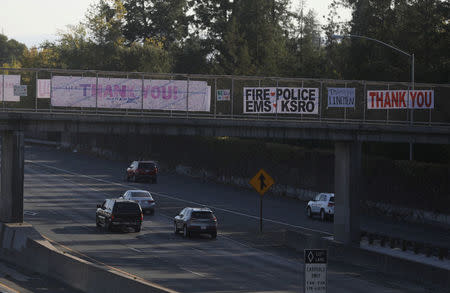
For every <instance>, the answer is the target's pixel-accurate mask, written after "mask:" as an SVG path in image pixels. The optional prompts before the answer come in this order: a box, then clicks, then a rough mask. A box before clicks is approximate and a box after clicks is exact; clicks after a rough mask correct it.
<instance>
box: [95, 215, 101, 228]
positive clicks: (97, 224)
mask: <svg viewBox="0 0 450 293" xmlns="http://www.w3.org/2000/svg"><path fill="white" fill-rule="evenodd" d="M95 226H96V227H97V228H99V227H100V222H99V221H98V218H97V217H96V218H95Z"/></svg>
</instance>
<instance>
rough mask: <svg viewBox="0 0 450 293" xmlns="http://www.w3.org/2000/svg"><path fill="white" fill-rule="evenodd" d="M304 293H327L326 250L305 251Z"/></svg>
mask: <svg viewBox="0 0 450 293" xmlns="http://www.w3.org/2000/svg"><path fill="white" fill-rule="evenodd" d="M304 254H305V255H304V257H305V293H326V292H327V250H326V249H305V250H304Z"/></svg>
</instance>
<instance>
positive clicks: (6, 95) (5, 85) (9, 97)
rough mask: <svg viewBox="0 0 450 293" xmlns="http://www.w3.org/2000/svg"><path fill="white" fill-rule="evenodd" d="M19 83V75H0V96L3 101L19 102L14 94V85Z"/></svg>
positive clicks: (18, 98)
mask: <svg viewBox="0 0 450 293" xmlns="http://www.w3.org/2000/svg"><path fill="white" fill-rule="evenodd" d="M15 85H20V75H0V98H1V101H5V102H20V96H15V95H14V86H15Z"/></svg>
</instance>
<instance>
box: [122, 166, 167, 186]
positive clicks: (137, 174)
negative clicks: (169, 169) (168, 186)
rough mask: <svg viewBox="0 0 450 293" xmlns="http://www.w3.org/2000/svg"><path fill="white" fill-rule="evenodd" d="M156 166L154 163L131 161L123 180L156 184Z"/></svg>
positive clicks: (157, 169)
mask: <svg viewBox="0 0 450 293" xmlns="http://www.w3.org/2000/svg"><path fill="white" fill-rule="evenodd" d="M158 171H159V168H158V164H157V163H156V162H155V161H133V162H131V164H130V166H129V167H128V168H127V170H126V174H125V180H126V181H132V182H137V181H141V180H146V181H149V182H152V183H157V182H158Z"/></svg>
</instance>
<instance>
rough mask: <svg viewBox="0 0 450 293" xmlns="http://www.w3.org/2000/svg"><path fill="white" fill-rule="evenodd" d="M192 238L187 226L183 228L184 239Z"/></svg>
mask: <svg viewBox="0 0 450 293" xmlns="http://www.w3.org/2000/svg"><path fill="white" fill-rule="evenodd" d="M190 236H191V235H190V233H189V231H188V229H187V226H186V225H184V227H183V237H185V238H188V237H190Z"/></svg>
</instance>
